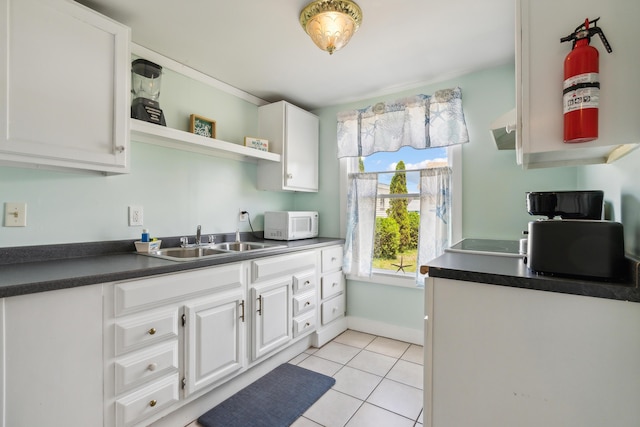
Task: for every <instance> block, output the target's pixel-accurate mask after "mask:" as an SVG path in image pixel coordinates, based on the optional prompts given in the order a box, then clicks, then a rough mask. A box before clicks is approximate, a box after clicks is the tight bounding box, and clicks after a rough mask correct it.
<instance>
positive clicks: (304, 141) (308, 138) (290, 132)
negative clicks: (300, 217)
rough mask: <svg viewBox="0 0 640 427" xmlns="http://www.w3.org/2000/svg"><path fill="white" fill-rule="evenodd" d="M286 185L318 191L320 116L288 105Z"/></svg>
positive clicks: (297, 189)
mask: <svg viewBox="0 0 640 427" xmlns="http://www.w3.org/2000/svg"><path fill="white" fill-rule="evenodd" d="M285 108H286V115H285V121H286V126H285V137H286V146H285V148H286V149H285V152H284V179H285V188H286V189H289V190H294V191H318V138H319V135H318V132H319V130H318V126H319V125H318V117H316V116H314V115H313V114H311V113H309V112H307V111H304V110H301V109H300V108H297V107H295V106H293V105H289V104H286V105H285Z"/></svg>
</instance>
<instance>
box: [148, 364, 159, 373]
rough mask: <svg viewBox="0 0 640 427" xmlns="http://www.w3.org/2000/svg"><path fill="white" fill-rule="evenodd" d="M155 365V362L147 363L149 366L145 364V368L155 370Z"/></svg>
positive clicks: (156, 365)
mask: <svg viewBox="0 0 640 427" xmlns="http://www.w3.org/2000/svg"><path fill="white" fill-rule="evenodd" d="M157 367H158V364H157V363H149V366H147V370H149V371H155V370H156V368H157Z"/></svg>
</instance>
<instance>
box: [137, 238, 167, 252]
mask: <svg viewBox="0 0 640 427" xmlns="http://www.w3.org/2000/svg"><path fill="white" fill-rule="evenodd" d="M134 243H135V244H136V251H138V252H153V251H157V250H158V249H160V244H161V243H162V240H153V241H151V242H134Z"/></svg>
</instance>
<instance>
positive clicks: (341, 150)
mask: <svg viewBox="0 0 640 427" xmlns="http://www.w3.org/2000/svg"><path fill="white" fill-rule="evenodd" d="M337 139H338V157H339V158H340V157H360V156H369V155H371V154H373V153H377V152H380V151H398V150H399V149H400V148H402V147H405V146H410V147H413V148H418V149H423V148H431V147H445V146H448V145H454V144H463V143H466V142H469V134H468V132H467V126H466V124H465V121H464V113H463V111H462V91H461V90H460V88H459V87H456V88H453V89H444V90H439V91H437V92H436V93H435V94H433V95H431V96H429V95H415V96H411V97H407V98H402V99H398V100H395V101H391V102H379V103H377V104H375V105H372V106H369V107H367V108H364V109H362V110H352V111H345V112H342V113H338V132H337Z"/></svg>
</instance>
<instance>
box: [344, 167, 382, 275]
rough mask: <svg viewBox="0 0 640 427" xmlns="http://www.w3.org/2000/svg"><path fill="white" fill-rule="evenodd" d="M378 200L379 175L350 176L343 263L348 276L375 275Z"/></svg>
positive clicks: (360, 174)
mask: <svg viewBox="0 0 640 427" xmlns="http://www.w3.org/2000/svg"><path fill="white" fill-rule="evenodd" d="M377 197H378V174H376V173H358V174H350V175H349V193H348V199H347V215H348V216H347V236H346V241H345V246H344V249H345V250H344V264H343V270H344V272H345V273H346V274H353V275H356V276H362V277H369V276H371V260H372V257H373V243H374V235H375V229H376V199H377Z"/></svg>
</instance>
